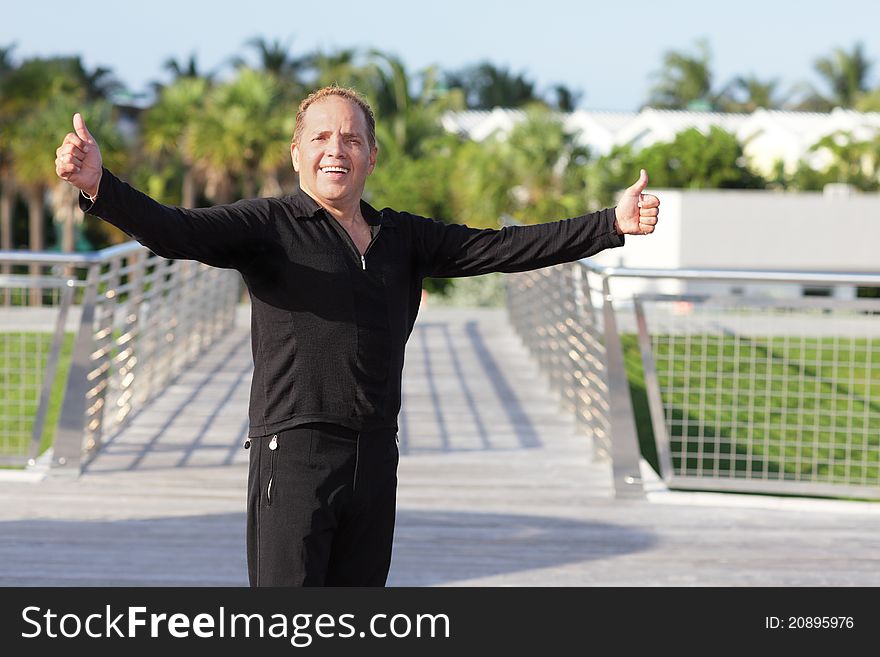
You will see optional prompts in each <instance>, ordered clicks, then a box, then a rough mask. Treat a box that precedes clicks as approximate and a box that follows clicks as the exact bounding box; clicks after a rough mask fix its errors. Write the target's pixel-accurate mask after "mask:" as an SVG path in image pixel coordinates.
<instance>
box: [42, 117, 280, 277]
mask: <svg viewBox="0 0 880 657" xmlns="http://www.w3.org/2000/svg"><path fill="white" fill-rule="evenodd" d="M73 127H74V132H70V133H68V134H67V135H66V136H65V137H64V141H63V142H62V144H61V146H60V147H59V148H58V149H57V151H56V160H55V172H56V173H57V174H58V176H59V177H60V178H62V179H63V180H66V181H67V182H69V183H70V184H72V185H74V186H75V187H78V188H79V189H80V190H81V191H82V194H83V196H81V198H80V208H81V209H82V210H83V211H84V212H88V213H89V214H93V215H95V216H97V217H101V218H102V219H104V220H105V221H107V222H108V223H111V224H113V225H114V226H116V227H117V228H120V229H121V230H123V231H124V232H125V233H127V234H128V235H130V236H131V237H133V238H134V239H136V240H137V241H138V242H140V243H141V244H143V245H144V246H146V247H147V248H149V249H150V250H152V251H153V252H154V253H156V254H158V255H160V256H163V257H165V258H174V259H187V260H198V261H200V262H204V263H206V264H209V265H213V266H215V267H224V268H235V269H241V268H243V267H245V266H246V265H247V264H248V263H249V262H251V261H253V260H254V259H255V258H256V257H257V256H258V255H259V253H260V249H261V248H262V247H263V246H264V244H265V242H266V231H267V230H268V228H267V227H268V226H269V225H270V217H269V214H270V212H271V206H270V204H269V203H268V202H267V201H266V200H256V201H254V200H252V201H239V202H238V203H233V204H231V205H220V206H216V207H213V208H199V209H194V210H190V209H185V208H178V207H172V206H167V205H163V204H161V203H158V202H157V201H155V200H153V199H152V198H150V197H149V196H147V195H146V194H143V193H142V192H140V191H138V190H136V189H134V188H133V187H131V186H129V185H128V184H126V183H125V182H123V181H121V180H119V179H118V178H117V177H116V176H114V175H113V174H112V173H111V172H110V171H108V170H107V169H105V168H103V160H102V158H101V150H100V148H99V147H98V142H97V140H96V139H95V138H94V137H93V136H92V134H91V133H90V132H89V130H88V128H87V127H86V124H85V121H84V120H83V118H82V116H81V115H80V114H78V113H77V114H74V117H73Z"/></svg>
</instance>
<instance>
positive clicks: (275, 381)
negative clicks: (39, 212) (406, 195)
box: [80, 169, 624, 437]
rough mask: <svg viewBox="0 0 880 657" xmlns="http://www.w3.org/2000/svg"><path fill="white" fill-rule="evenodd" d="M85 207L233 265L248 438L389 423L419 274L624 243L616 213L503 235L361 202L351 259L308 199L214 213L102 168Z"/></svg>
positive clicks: (344, 236)
mask: <svg viewBox="0 0 880 657" xmlns="http://www.w3.org/2000/svg"><path fill="white" fill-rule="evenodd" d="M80 203H81V206H82V209H83V210H84V211H87V212H89V213H90V214H93V215H95V216H98V217H101V218H103V219H105V220H106V221H108V222H110V223H111V224H113V225H114V226H117V227H119V228H120V229H122V230H123V231H125V232H126V233H127V234H129V235H130V236H132V237H133V238H134V239H136V240H137V241H139V242H140V243H141V244H143V245H144V246H146V247H147V248H149V249H151V250H152V251H153V252H154V253H156V254H157V255H160V256H163V257H165V258H172V259H192V260H198V261H201V262H204V263H206V264H208V265H212V266H214V267H223V268H232V269H237V270H238V271H239V272H241V275H242V277H243V278H244V281H245V284H246V285H247V288H248V291H249V293H250V297H251V340H252V347H253V357H254V375H253V381H252V383H251V396H250V431H249V435H250V436H252V437H255V436H262V435H266V434H270V433H275V432H278V431H282V430H284V429H289V428H291V427H294V426H297V425H300V424H304V423H306V422H331V423H334V424H340V425H343V426H347V427H349V428H352V429H355V430H358V431H361V430H369V429H376V428H392V429H394V430H396V429H397V415H398V412H399V411H400V399H401V391H400V386H401V377H402V374H403V356H404V348H405V346H406V341H407V339H408V338H409V335H410V332H411V331H412V328H413V325H414V323H415V320H416V315H417V313H418V309H419V301H420V299H421V290H422V280H423V279H424V278H426V277H429V276H436V277H455V276H476V275H479V274H486V273H489V272H517V271H526V270H530V269H538V268H540V267H547V266H550V265H555V264H559V263H562V262H571V261H573V260H577V259H579V258H584V257H587V256H590V255H593V254H595V253H597V252H599V251H601V250H603V249H606V248H609V247H614V246H622V245H623V243H624V238H623V236H620V235H618V234H617V232H616V231H615V229H614V219H615V215H614V209H606V210H601V211H599V212H594V213H591V214H587V215H583V216H581V217H575V218H573V219H566V220H564V221H557V222H553V223H545V224H536V225H529V226H508V227H505V228H502V229H500V230H494V229H488V228H487V229H476V228H470V227H468V226H464V225H461V224H446V223H443V222H441V221H436V220H433V219H427V218H424V217H419V216H417V215H413V214H408V213H406V212H397V211H395V210H392V209H390V208H386V209H384V210H382V211H381V212H378V211H376V210H375V209H373V208H372V207H371V206H370V205H369V204H367V203H365V202H363V201H362V202H361V212H362V214H363V216H364V219H366V221H367V223H368V224H369V225H370V229H371V231H372V233H373V239H372V240H371V242H370V245H369V247H368V248H367V250H366V252H365V254H364V257H363V258H362V257H361V255H360V253H359V252H358V250H357V248H356V246H355V244H354V241H353V240H352V239H351V237H350V236H349V235H348V233H347V232H346V231H345V229H344V228H343V227H342V226H341V225H340V224H339V223H338V222H337V221H336V220H335V219H334V218H333V217H332V216H331V215H330V214H328V213H327V212H326V211H325V210H324V209H323V208H321V207H320V206H319V205H318V203H317V202H315V201H314V200H313V199H312V198H311V197H310V196H308V194H306V193H305V192H303V191H301V190H300V191H298V192H297V193H296V194H294V195H292V196H288V197H285V198H261V199H252V200H243V201H238V202H236V203H233V204H230V205H221V206H216V207H213V208H199V209H192V210H189V209H183V208H177V207H171V206H166V205H162V204H160V203H157V202H156V201H154V200H153V199H151V198H150V197H148V196H146V195H145V194H142V193H141V192H139V191H137V190H136V189H134V188H132V187H130V186H129V185H127V184H126V183H124V182H123V181H121V180H119V179H118V178H116V177H115V176H114V175H113V174H112V173H110V172H109V171H107V170H106V169H105V170H104V173H103V177H102V178H101V185H100V189H99V190H98V197H97V200H96V201H95V203H94V204H90V203H89V202H88V201H87V200H86V199H83V198H81V199H80Z"/></svg>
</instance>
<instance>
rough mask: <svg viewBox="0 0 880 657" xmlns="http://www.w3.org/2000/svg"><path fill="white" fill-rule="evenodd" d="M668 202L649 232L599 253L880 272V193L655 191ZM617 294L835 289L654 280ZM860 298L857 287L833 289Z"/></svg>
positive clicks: (708, 264) (662, 265)
mask: <svg viewBox="0 0 880 657" xmlns="http://www.w3.org/2000/svg"><path fill="white" fill-rule="evenodd" d="M648 191H649V192H650V193H652V194H656V195H657V196H658V197H659V198H660V202H661V215H660V216H661V221H660V223H659V224H658V227H657V230H656V232H654V233H653V234H652V235H651V236H649V237H637V236H628V237H627V238H626V246H625V247H624V248H622V249H611V250H609V251H604V252H602V253H600V254H598V255H597V256H594V258H593V261H594V262H597V263H599V264H601V265H606V266H621V267H631V268H659V269H740V270H743V269H745V270H763V271H807V272H846V273H870V274H877V273H880V255H878V246H877V245H880V194H862V193H858V192H852V193H845V192H844V193H828V192H826V193H822V192H774V191H764V190H681V189H650V188H649V189H648ZM614 291H615V293H616V294H621V295H623V296H624V297H628V296H629V295H630V293H632V292H641V291H652V292H661V293H665V294H683V293H709V292H712V293H715V294H719V293H720V294H734V295H746V296H755V295H757V296H771V297H775V298H793V297H799V296H802V295H804V294H805V293H806V294H819V295H822V294H823V293H828V294H831V293H832V290H831V289H830V288H829V289H827V290H823V289H812V288H810V286H803V285H778V286H771V287H768V286H767V285H760V286H759V285H749V284H742V283H731V284H726V283H725V284H721V283H712V284H699V283H687V284H684V283H681V282H678V281H672V280H657V281H651V282H646V281H644V280H642V279H618V280H617V282H616V283H615V290H614ZM833 294H834V296H836V297H838V298H853V297H854V296H855V294H856V290H855V288H854V287H840V288H836V290H834V291H833Z"/></svg>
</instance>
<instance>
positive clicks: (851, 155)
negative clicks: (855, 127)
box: [810, 131, 880, 192]
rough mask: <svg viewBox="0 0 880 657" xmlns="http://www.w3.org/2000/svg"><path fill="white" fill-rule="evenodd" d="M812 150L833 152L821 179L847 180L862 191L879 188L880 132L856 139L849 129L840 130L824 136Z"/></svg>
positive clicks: (846, 182)
mask: <svg viewBox="0 0 880 657" xmlns="http://www.w3.org/2000/svg"><path fill="white" fill-rule="evenodd" d="M810 150H811V151H813V152H816V151H825V152H826V153H827V154H829V155H830V162H829V164H828V166H827V167H826V168H825V169H824V170H822V171H820V172H819V174H820V177H819V178H818V180H820V181H822V183H823V186H824V184H828V183H830V182H837V183H845V184H847V185H852V186H853V187H856V188H857V189H860V190H862V191H866V192H867V191H876V190H877V189H878V187H880V184H878V183H880V180H878V173H880V172H878V164H880V162H878V153H880V136H876V137H874V139H870V140H857V139H855V138H854V137H853V135H852V134H851V133H849V132H845V131H837V132H835V133H833V134H830V135H826V136H825V137H822V139H820V140H819V141H817V142H816V143H815V144H813V145H812V146H811V147H810Z"/></svg>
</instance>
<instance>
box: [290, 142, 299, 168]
mask: <svg viewBox="0 0 880 657" xmlns="http://www.w3.org/2000/svg"><path fill="white" fill-rule="evenodd" d="M290 161H291V162H293V170H294V171H296V172H297V173H299V148H297V146H296V144H295V143H294V144H291V145H290Z"/></svg>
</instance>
